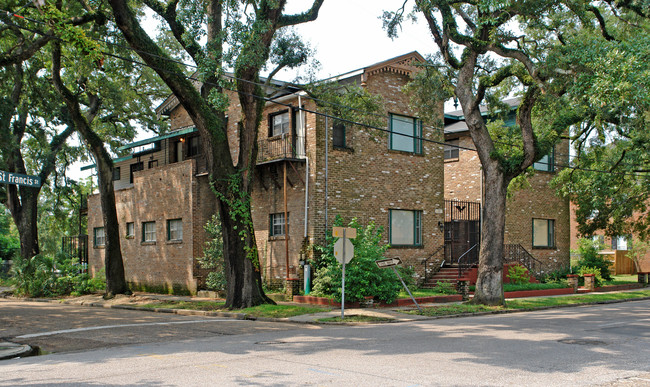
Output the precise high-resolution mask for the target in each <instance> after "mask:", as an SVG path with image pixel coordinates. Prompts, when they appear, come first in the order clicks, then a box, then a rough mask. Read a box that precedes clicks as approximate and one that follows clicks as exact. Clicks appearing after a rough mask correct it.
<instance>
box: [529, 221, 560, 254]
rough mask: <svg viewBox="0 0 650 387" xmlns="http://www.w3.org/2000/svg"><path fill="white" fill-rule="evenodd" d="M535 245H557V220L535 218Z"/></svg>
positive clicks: (550, 246) (545, 246) (549, 246)
mask: <svg viewBox="0 0 650 387" xmlns="http://www.w3.org/2000/svg"><path fill="white" fill-rule="evenodd" d="M533 247H537V248H554V247H555V220H553V219H533Z"/></svg>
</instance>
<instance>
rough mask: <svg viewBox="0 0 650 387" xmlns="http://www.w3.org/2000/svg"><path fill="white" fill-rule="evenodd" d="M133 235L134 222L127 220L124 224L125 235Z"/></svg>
mask: <svg viewBox="0 0 650 387" xmlns="http://www.w3.org/2000/svg"><path fill="white" fill-rule="evenodd" d="M134 236H135V224H134V223H133V222H128V223H127V224H126V237H127V238H133V237H134Z"/></svg>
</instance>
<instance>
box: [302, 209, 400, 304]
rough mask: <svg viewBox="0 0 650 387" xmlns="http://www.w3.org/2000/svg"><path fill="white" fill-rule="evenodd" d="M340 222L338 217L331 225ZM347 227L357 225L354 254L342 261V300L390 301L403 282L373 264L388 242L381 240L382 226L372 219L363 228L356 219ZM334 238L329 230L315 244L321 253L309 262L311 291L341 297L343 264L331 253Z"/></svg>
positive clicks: (386, 247) (390, 271) (341, 220)
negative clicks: (323, 240)
mask: <svg viewBox="0 0 650 387" xmlns="http://www.w3.org/2000/svg"><path fill="white" fill-rule="evenodd" d="M343 224H344V223H343V219H342V218H341V217H337V218H336V220H335V222H334V225H335V226H342V225H343ZM348 227H354V228H356V229H357V237H356V238H355V239H352V244H353V245H354V258H353V259H352V261H350V262H349V263H348V264H346V265H345V300H346V301H350V302H355V301H361V300H363V299H364V297H367V296H374V297H376V298H377V299H378V300H381V301H384V302H386V303H390V302H393V301H394V300H395V299H396V298H397V295H398V293H399V291H400V289H401V287H402V285H401V283H400V282H399V279H398V278H397V276H396V275H395V273H393V271H392V270H389V269H380V268H379V267H377V264H375V261H376V260H378V259H382V258H384V257H383V254H384V252H385V251H386V249H388V245H382V244H381V239H382V231H383V230H382V228H381V227H376V226H375V224H374V223H370V224H369V225H368V226H366V227H365V228H364V227H362V226H360V225H359V224H358V223H357V220H356V219H353V220H352V221H351V222H350V223H349V224H348ZM337 239H338V238H334V237H332V235H331V231H328V232H327V237H326V244H325V246H315V249H316V251H318V252H320V253H321V256H320V259H319V261H318V262H310V263H312V264H313V265H314V267H316V273H315V274H316V278H315V279H314V288H313V293H314V295H320V296H325V297H327V296H334V299H335V300H337V301H341V277H342V265H341V264H339V263H338V262H337V261H336V258H335V257H334V243H335V242H336V240H337ZM405 277H410V276H408V275H406V276H405ZM411 278H412V277H411ZM405 282H406V278H405Z"/></svg>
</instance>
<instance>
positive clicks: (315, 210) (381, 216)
mask: <svg viewBox="0 0 650 387" xmlns="http://www.w3.org/2000/svg"><path fill="white" fill-rule="evenodd" d="M413 57H418V58H419V59H420V60H421V57H419V55H414V56H408V55H407V56H404V57H403V58H398V60H396V61H387V62H386V63H385V64H379V65H376V66H374V67H372V68H368V69H367V71H365V72H363V74H362V75H361V76H360V77H359V76H358V75H355V77H358V78H355V79H356V80H353V81H356V82H358V83H361V84H363V85H364V87H366V88H367V90H368V91H370V92H371V93H373V94H376V95H380V96H381V97H382V100H383V103H384V111H383V112H382V113H383V114H384V115H385V116H386V117H387V119H386V123H387V124H386V126H385V127H383V128H380V129H383V131H382V130H377V129H373V128H365V127H362V126H348V127H347V128H346V148H337V147H334V146H333V140H334V138H333V134H332V125H333V120H332V119H329V118H325V117H323V116H322V115H318V114H315V113H313V112H315V111H318V107H317V105H316V103H315V102H314V101H313V100H311V99H309V98H306V97H305V96H304V94H301V97H300V101H299V97H298V94H290V95H287V96H285V97H283V98H282V100H281V104H273V103H269V104H267V108H266V110H265V112H264V119H263V122H262V123H261V125H260V129H259V130H260V131H259V140H260V155H259V157H258V160H261V161H260V162H259V164H258V166H257V168H256V175H255V177H254V185H253V193H252V214H253V224H254V228H255V238H256V241H257V246H258V251H259V256H260V262H261V263H262V269H263V272H262V273H263V277H264V279H265V281H266V282H267V283H269V284H271V285H279V284H282V283H283V282H284V280H285V279H286V278H287V277H292V278H293V277H300V276H301V270H300V268H299V259H300V252H301V250H302V247H303V245H304V241H305V221H306V235H307V244H310V245H313V244H319V243H323V241H324V237H325V232H326V229H331V227H332V224H333V222H334V219H335V217H336V216H337V215H341V216H342V217H343V218H344V219H345V220H348V221H349V220H351V219H352V218H353V217H356V218H358V219H359V222H360V223H361V224H364V225H365V224H367V223H368V222H370V221H374V222H375V223H376V224H377V225H379V226H382V227H383V228H384V230H385V233H384V241H385V243H389V235H390V234H389V232H390V231H391V230H390V227H389V226H390V225H389V221H390V215H389V214H390V211H391V210H406V211H413V212H414V213H415V212H419V213H420V214H421V218H420V219H421V227H420V231H419V232H420V233H421V241H420V242H419V243H418V245H417V246H407V247H400V248H391V249H389V250H388V252H387V253H386V255H387V256H389V257H395V256H398V257H400V258H402V261H403V262H405V264H406V265H410V266H413V267H414V269H416V271H417V272H418V273H420V274H422V272H423V269H424V268H423V266H422V264H421V261H422V260H423V259H425V258H428V257H429V256H431V255H432V254H433V252H434V251H435V250H436V249H438V248H439V247H440V246H442V245H443V235H442V231H441V230H440V227H439V224H440V222H444V214H443V208H444V195H443V189H444V172H443V162H442V158H443V148H442V145H441V144H440V141H442V134H441V130H440V128H433V127H431V126H429V125H427V124H426V123H424V125H422V136H423V138H424V139H426V140H432V141H435V142H428V141H423V143H422V152H421V154H416V153H412V152H411V153H409V152H402V151H394V150H390V149H389V148H390V146H389V134H388V133H386V129H388V127H389V126H388V116H389V114H398V115H401V116H406V117H415V116H416V114H415V113H414V112H413V111H412V110H411V109H410V108H409V104H408V101H409V99H408V96H407V95H405V94H404V93H403V92H402V90H401V88H402V86H404V85H405V84H406V83H407V82H408V81H409V73H410V71H412V70H413V68H412V67H408V61H410V60H412V59H413ZM416 59H417V58H416ZM165 104H167V105H168V106H167V107H166V108H168V110H169V114H170V119H171V124H172V128H173V129H178V128H185V127H189V126H191V124H192V123H191V120H190V119H189V117H188V116H187V114H186V113H185V112H184V111H183V109H182V108H180V107H174V106H173V103H167V102H166V103H165ZM299 105H302V106H303V107H304V108H305V110H306V112H304V113H300V112H299V111H298V110H297V109H296V107H298V106H299ZM283 111H288V112H289V115H290V127H291V128H292V129H291V131H290V132H289V133H288V134H287V135H286V136H284V137H283V136H275V137H269V135H270V133H269V123H268V119H269V117H272V115H273V114H275V113H278V112H283ZM303 114H304V116H303ZM380 114H381V113H380ZM440 114H442V105H441V106H440ZM300 117H303V122H304V139H303V138H300V136H299V134H300V133H299V132H300V130H301V129H302V125H301V123H300ZM238 121H239V106H238V104H237V103H236V98H235V97H234V96H232V97H231V108H230V111H229V115H228V128H229V131H228V134H229V139H230V143H231V149H232V156H233V160H236V157H237V152H236V144H237V138H238V135H237V133H236V124H237V122H238ZM414 122H417V121H414ZM326 136H327V140H326ZM176 140H177V139H176ZM176 140H175V139H174V138H167V139H164V140H163V141H162V149H161V150H160V152H155V153H152V154H151V155H149V154H147V155H146V156H144V158H145V159H146V158H149V159H151V158H152V157H153V158H160V159H161V160H164V161H166V162H165V163H162V162H161V163H159V164H158V165H159V166H158V167H156V168H153V169H147V168H146V167H145V170H144V171H141V172H136V173H135V180H134V184H133V185H129V184H126V185H125V188H124V189H122V190H119V191H117V192H116V194H117V195H118V203H119V207H118V214H119V216H120V232H121V234H123V231H124V230H122V229H123V228H124V227H125V226H124V224H123V223H124V222H131V221H134V222H135V224H136V237H135V238H134V239H127V240H124V239H123V241H124V242H125V243H123V246H122V251H123V255H124V259H125V268H126V272H127V278H128V280H129V281H131V282H134V283H150V284H166V285H167V284H169V286H170V287H171V286H172V285H177V284H183V285H184V286H186V287H187V289H189V290H190V291H192V292H193V291H195V290H196V289H197V287H198V286H200V281H201V278H200V277H201V276H200V274H201V273H199V272H198V271H197V265H196V260H195V259H194V258H193V257H197V256H200V255H202V246H203V243H204V241H205V233H204V232H203V230H202V228H203V225H204V224H205V222H206V221H207V220H208V219H207V216H208V214H211V213H213V212H214V201H215V199H214V194H213V193H212V192H210V189H209V186H208V184H207V176H202V175H201V172H202V170H204V169H203V168H201V165H203V166H204V164H201V163H202V160H200V159H196V160H191V162H189V161H184V162H181V163H172V164H169V165H167V163H168V162H173V161H174V157H172V156H173V152H174V151H173V150H170V146H171V144H174V141H176ZM326 143H327V146H326ZM278 144H280V145H282V144H285V145H286V144H290V148H291V149H290V150H292V151H294V152H293V153H292V154H290V155H288V156H287V155H285V156H283V157H275V158H274V157H273V156H272V153H273V152H277V149H278V148H277V146H278ZM302 144H304V146H303V145H302ZM303 148H304V149H303ZM133 162H134V160H127V161H124V162H123V163H124V165H125V170H126V178H127V179H128V170H129V169H128V164H130V163H133ZM307 164H308V165H309V174H308V176H307V177H306V176H305V173H306V167H307ZM285 170H286V179H287V180H286V181H287V184H286V192H287V194H286V203H287V212H288V232H287V235H286V236H284V235H282V236H270V231H269V223H270V216H271V214H280V213H284V211H285V204H284V203H285V195H284V189H285ZM122 175H124V172H123V173H122ZM172 183H173V185H172ZM307 185H308V188H309V189H308V191H309V192H308V195H307V200H308V210H307V213H305V191H306V186H307ZM326 192H327V195H326ZM98 202H99V200H98V198H97V197H91V199H90V201H89V214H92V215H89V222H88V224H89V226H88V229H89V233H92V229H93V227H97V225H99V224H101V219H98V216H99V206H98V204H99V203H98ZM170 217H172V218H170ZM174 217H178V218H182V219H183V232H184V235H183V242H182V243H180V244H172V243H165V239H163V238H164V236H165V234H164V232H163V231H164V230H163V229H164V228H165V227H166V221H167V220H168V219H174ZM146 219H152V220H155V221H156V224H157V225H159V227H160V229H157V232H158V234H159V235H158V239H157V241H156V244H155V245H153V246H150V245H147V244H146V243H144V244H143V243H142V242H141V239H139V235H138V230H139V229H140V227H139V226H140V224H141V222H143V221H149V220H146ZM287 244H288V251H289V254H288V256H287V252H286V251H287ZM91 250H92V252H91V261H92V263H91V266H92V267H93V270H97V268H98V267H102V265H103V264H102V263H101V256H102V254H101V249H91ZM287 259H288V263H289V268H288V269H289V270H288V273H287V263H286V262H287Z"/></svg>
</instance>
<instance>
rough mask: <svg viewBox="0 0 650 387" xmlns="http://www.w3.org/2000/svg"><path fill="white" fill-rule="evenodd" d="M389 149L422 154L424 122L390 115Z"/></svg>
mask: <svg viewBox="0 0 650 387" xmlns="http://www.w3.org/2000/svg"><path fill="white" fill-rule="evenodd" d="M389 121H390V143H389V144H388V147H389V149H392V150H398V151H403V152H411V153H417V154H421V153H422V121H420V120H418V119H417V118H414V117H407V116H400V115H397V114H391V115H390V120H389Z"/></svg>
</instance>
